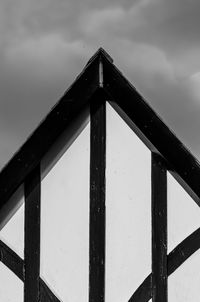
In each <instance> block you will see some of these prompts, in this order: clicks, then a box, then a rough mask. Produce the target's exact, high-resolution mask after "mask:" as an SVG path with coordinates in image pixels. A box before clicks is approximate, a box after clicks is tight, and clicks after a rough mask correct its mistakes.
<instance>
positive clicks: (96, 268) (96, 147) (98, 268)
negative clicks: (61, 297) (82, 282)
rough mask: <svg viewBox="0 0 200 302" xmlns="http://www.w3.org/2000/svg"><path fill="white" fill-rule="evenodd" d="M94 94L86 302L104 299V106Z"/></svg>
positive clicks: (97, 94) (91, 125)
mask: <svg viewBox="0 0 200 302" xmlns="http://www.w3.org/2000/svg"><path fill="white" fill-rule="evenodd" d="M98 91H99V93H96V96H94V98H93V99H92V101H91V104H90V127H91V128H90V129H91V130H90V249H89V250H90V252H89V254H90V255H89V257H90V260H89V265H90V267H89V302H104V300H105V164H106V159H105V156H106V154H105V151H106V104H105V98H104V96H101V89H99V90H98Z"/></svg>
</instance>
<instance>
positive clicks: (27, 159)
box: [0, 48, 200, 222]
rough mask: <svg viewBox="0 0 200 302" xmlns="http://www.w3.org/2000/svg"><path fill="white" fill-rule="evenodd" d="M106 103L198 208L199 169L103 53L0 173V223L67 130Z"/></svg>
mask: <svg viewBox="0 0 200 302" xmlns="http://www.w3.org/2000/svg"><path fill="white" fill-rule="evenodd" d="M96 93H97V94H99V93H101V96H102V98H106V100H107V101H109V102H110V104H111V105H112V106H113V107H114V108H115V109H116V110H117V112H118V113H119V114H120V115H121V117H122V118H123V119H124V120H125V121H126V122H127V124H128V125H129V126H130V127H131V128H132V129H133V130H134V131H135V132H136V134H137V135H138V136H139V137H140V138H141V139H142V140H143V142H144V143H145V144H146V145H147V146H148V148H149V149H150V150H151V151H152V152H157V153H159V154H160V155H161V156H162V157H163V159H164V160H165V162H166V164H167V168H168V169H169V170H170V172H171V173H172V174H173V175H174V176H175V177H176V179H177V180H178V181H179V182H180V183H181V185H182V186H183V187H184V188H185V189H186V190H187V192H188V193H189V194H190V195H191V196H192V197H193V199H194V200H195V201H196V203H197V204H198V205H200V186H199V179H200V165H199V163H198V161H197V160H196V159H195V157H194V156H192V154H191V153H190V152H189V151H188V150H187V149H186V148H185V146H184V145H183V144H182V143H181V142H180V141H179V140H178V138H177V137H176V136H175V135H174V134H173V133H172V131H171V130H169V128H168V127H167V126H166V125H165V123H164V122H163V121H162V120H161V119H160V117H159V116H158V115H157V114H156V113H155V112H154V110H153V109H152V108H151V107H150V106H149V105H148V104H147V102H146V101H145V100H144V99H143V98H142V96H141V95H140V94H139V93H138V92H137V91H136V89H135V88H134V87H133V86H132V85H131V84H130V82H129V81H128V80H127V79H126V78H125V77H124V76H123V75H122V73H121V72H120V71H119V70H118V69H117V67H116V66H115V65H114V64H113V59H112V58H111V57H110V55H109V54H108V53H107V52H106V51H105V50H104V49H103V48H99V49H98V51H97V52H96V53H95V54H94V55H93V56H92V57H91V59H90V60H89V61H88V63H87V64H86V66H85V68H84V69H83V71H82V72H81V74H80V75H79V76H78V77H77V78H76V80H75V82H74V83H73V84H72V85H71V86H70V87H69V89H68V90H67V91H66V92H65V94H64V95H63V97H62V98H61V99H60V101H59V102H58V103H57V104H56V105H55V106H54V107H53V108H52V110H51V111H50V113H49V114H48V115H47V116H46V118H45V119H44V120H43V121H42V122H41V124H40V125H39V126H38V127H37V129H36V130H35V131H34V132H33V134H32V135H31V136H30V137H29V138H28V140H27V141H26V142H25V143H24V144H23V146H22V147H21V148H20V149H19V151H18V152H17V153H16V154H15V155H14V156H13V158H12V159H11V160H10V161H9V162H8V164H7V165H6V166H5V167H4V168H3V170H2V171H1V173H0V222H1V220H2V219H5V217H6V216H7V215H8V213H9V212H10V211H11V209H12V208H13V207H14V205H13V204H9V202H8V201H9V198H10V197H11V196H12V194H13V193H14V192H15V191H16V189H17V188H18V187H19V186H20V185H21V184H22V183H23V182H24V179H25V178H26V177H27V175H28V174H29V173H30V172H31V171H32V170H33V169H34V168H35V167H36V166H37V165H38V164H39V163H40V161H41V159H42V158H43V156H44V155H45V154H46V152H47V151H48V149H49V148H50V147H51V146H52V145H53V143H54V142H55V141H56V139H57V138H58V136H59V135H61V134H62V133H63V131H64V130H68V129H70V127H71V125H72V123H73V121H74V120H75V119H76V118H77V116H79V115H80V114H81V112H82V111H83V110H84V109H85V108H86V107H87V106H89V103H90V101H91V98H92V97H93V99H92V101H95V98H94V95H95V94H96Z"/></svg>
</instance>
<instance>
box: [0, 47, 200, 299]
mask: <svg viewBox="0 0 200 302" xmlns="http://www.w3.org/2000/svg"><path fill="white" fill-rule="evenodd" d="M106 102H109V103H110V104H111V106H112V107H113V108H114V109H115V110H116V111H117V112H118V113H119V115H120V116H121V117H122V118H123V119H124V121H125V122H126V123H127V124H128V125H129V127H131V129H132V130H133V131H134V132H135V133H136V134H137V135H138V136H139V138H140V139H141V140H142V141H143V142H144V143H145V145H146V146H147V147H148V148H149V149H150V151H151V153H152V166H151V176H152V177H151V183H152V272H151V273H150V274H149V276H147V278H146V279H145V280H144V281H143V283H142V284H141V285H140V286H139V287H138V289H137V290H136V291H135V292H134V293H133V295H132V296H131V297H130V299H129V302H146V301H149V300H150V299H151V298H152V301H153V302H160V301H162V302H167V299H168V294H167V280H168V276H169V275H170V274H172V273H173V272H174V271H175V270H176V269H177V268H178V267H179V266H180V265H181V264H182V263H183V262H184V261H185V260H186V259H188V257H190V256H191V255H192V254H193V253H194V252H195V251H197V250H198V249H199V248H200V228H199V229H197V230H196V231H195V232H193V233H192V234H191V235H189V236H188V237H187V238H185V239H184V240H183V241H182V242H181V243H180V244H179V245H178V246H177V247H176V248H175V249H174V250H173V251H172V252H170V253H169V254H168V255H167V176H166V172H167V171H169V172H170V173H171V174H173V176H174V177H175V178H176V180H177V181H178V182H179V183H180V184H181V185H182V186H183V187H184V189H185V190H186V191H187V192H188V194H190V196H191V197H192V198H193V199H194V201H195V202H196V203H197V204H198V206H200V186H199V179H200V165H199V163H198V161H197V160H196V159H195V158H194V157H193V156H192V155H191V153H190V152H189V151H188V150H187V149H186V148H185V147H184V146H183V144H182V143H181V142H180V141H179V140H178V139H177V137H176V136H175V135H174V134H173V133H172V132H171V131H170V130H169V128H168V127H167V126H166V125H165V124H164V122H163V121H162V120H161V119H160V117H158V115H157V114H156V113H155V112H154V111H153V110H152V108H151V107H150V106H149V105H148V104H147V102H146V101H145V100H144V99H143V98H142V96H141V95H140V94H139V93H138V92H137V91H136V89H135V88H134V87H133V86H132V85H131V84H130V83H129V82H128V81H127V80H126V79H125V78H124V76H123V75H122V74H121V72H120V71H119V70H118V69H117V68H116V67H115V65H114V64H113V60H112V58H111V57H110V56H109V55H108V54H107V53H106V52H105V50H103V49H102V48H100V49H99V50H98V51H97V52H96V53H95V54H94V56H93V57H92V58H91V59H90V60H89V62H88V63H87V65H86V67H85V68H84V70H83V72H82V73H81V74H80V75H79V76H78V78H77V79H76V80H75V82H74V83H73V84H72V86H71V87H70V88H69V89H68V90H67V91H66V93H65V94H64V96H63V97H62V98H61V99H60V101H59V102H58V103H57V105H56V106H55V107H54V108H53V109H52V110H51V112H50V113H49V114H48V115H47V117H46V118H45V119H44V120H43V121H42V123H41V124H40V125H39V127H38V128H37V129H36V130H35V131H34V132H33V134H32V135H31V136H30V138H29V139H28V140H27V141H26V142H25V144H24V145H23V146H22V147H21V149H20V150H19V151H18V152H17V153H16V154H15V155H14V157H13V158H12V159H11V160H10V161H9V163H8V164H7V165H6V166H5V168H4V169H3V170H2V171H1V173H0V224H1V226H3V225H5V224H6V222H7V221H8V220H9V218H10V217H11V216H12V215H13V214H14V212H15V211H16V208H17V204H16V203H15V201H14V200H13V199H12V198H11V196H12V195H13V194H14V193H15V192H16V190H17V189H18V188H19V187H20V186H21V185H22V184H23V185H24V196H25V241H24V259H21V258H20V257H19V256H18V255H17V254H16V253H15V252H14V251H12V250H11V249H10V248H9V247H8V246H7V245H6V244H5V243H3V242H2V241H0V260H1V261H2V263H4V264H5V265H6V266H7V267H8V268H9V269H10V270H11V271H12V272H13V273H15V274H16V275H17V276H18V277H19V278H20V279H21V280H22V281H23V282H24V301H25V302H38V301H41V302H59V299H58V298H57V297H56V296H55V295H54V294H53V293H52V292H51V290H50V289H49V288H48V286H47V285H46V284H45V282H44V281H43V280H42V279H41V278H40V195H41V194H40V191H41V178H42V175H41V160H42V158H43V157H44V156H45V154H46V153H47V152H48V150H49V149H50V147H51V146H52V145H53V144H54V143H55V142H56V140H57V139H58V137H60V136H61V135H62V133H63V132H64V131H67V132H68V137H69V143H72V141H73V139H74V137H75V136H77V133H78V127H79V125H81V120H82V117H81V116H82V114H83V112H86V114H88V115H90V121H91V122H90V127H91V131H90V148H91V152H90V247H89V258H90V261H89V266H90V267H89V302H104V300H105V215H106V213H105V209H106V207H105V185H106V183H105V167H106V156H105V150H106V118H105V115H106V107H105V104H106ZM84 114H85V113H84ZM74 125H77V126H75V127H74ZM96 234H98V236H97V235H96ZM127 302H128V301H127Z"/></svg>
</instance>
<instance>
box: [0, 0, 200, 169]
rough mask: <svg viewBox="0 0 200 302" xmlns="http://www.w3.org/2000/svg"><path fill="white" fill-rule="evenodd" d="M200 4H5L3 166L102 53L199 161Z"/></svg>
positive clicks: (146, 0) (0, 7) (140, 0)
mask: <svg viewBox="0 0 200 302" xmlns="http://www.w3.org/2000/svg"><path fill="white" fill-rule="evenodd" d="M199 12H200V2H199V1H198V0H173V1H172V0H137V1H114V0H112V1H111V0H109V1H97V0H93V1H92V0H82V1H77V0H73V1H72V0H71V1H64V0H57V1H53V0H34V1H33V0H2V1H1V3H0V35H1V39H0V68H1V72H0V139H1V144H0V151H1V152H0V154H1V156H0V166H1V167H2V166H3V165H4V164H5V163H6V161H7V160H8V159H9V158H10V157H11V155H12V154H13V153H14V152H15V151H16V150H17V149H18V147H19V146H20V145H21V144H22V143H23V142H24V140H25V139H26V138H27V136H28V135H29V134H30V133H31V132H32V130H33V129H34V128H35V127H36V126H37V124H38V123H39V121H40V120H41V119H42V118H43V117H44V115H46V114H47V113H48V111H49V109H50V108H51V106H53V105H54V104H55V102H56V101H57V100H58V99H59V97H60V96H61V95H62V94H63V92H64V91H65V90H66V89H67V87H68V86H69V85H70V84H71V82H72V81H73V80H74V78H75V76H76V75H77V74H78V73H79V72H80V71H81V69H82V68H83V66H84V64H85V63H86V62H87V60H88V59H89V58H90V57H91V56H92V54H93V53H94V52H95V51H96V49H97V48H98V47H100V46H103V47H104V48H105V49H106V50H107V51H108V52H109V53H110V55H111V56H112V57H113V58H114V62H115V64H116V65H117V66H118V67H119V68H120V69H121V70H122V71H123V73H124V75H125V76H127V77H128V79H129V80H130V81H131V82H132V83H133V84H134V85H135V86H136V88H137V89H138V90H139V91H140V92H141V93H142V94H143V95H144V96H145V98H146V99H147V100H148V102H149V103H150V104H151V105H152V106H153V108H155V109H156V110H157V111H158V113H159V114H160V115H161V117H163V118H164V120H165V121H166V123H167V124H168V125H169V126H170V127H171V128H172V130H174V132H175V133H176V134H177V136H178V137H180V138H181V139H182V140H183V141H184V143H185V144H186V146H187V147H189V148H190V149H191V150H192V152H193V153H194V154H195V155H196V156H198V157H200V139H199V129H200V119H199V115H200V85H199V84H200V42H199V41H200V39H199V38H200V32H199V27H200V19H199Z"/></svg>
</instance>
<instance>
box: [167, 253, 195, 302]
mask: <svg viewBox="0 0 200 302" xmlns="http://www.w3.org/2000/svg"><path fill="white" fill-rule="evenodd" d="M199 267H200V251H199V250H198V251H197V252H196V253H194V254H193V255H192V256H191V257H190V258H189V259H188V260H187V261H186V262H184V263H183V264H182V265H181V266H180V267H179V268H178V269H177V270H176V271H175V272H174V273H173V274H172V275H171V276H170V277H169V279H168V301H169V302H196V301H199V284H200V270H199Z"/></svg>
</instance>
